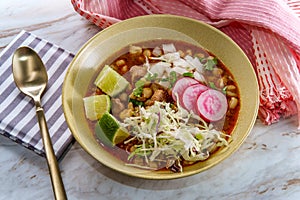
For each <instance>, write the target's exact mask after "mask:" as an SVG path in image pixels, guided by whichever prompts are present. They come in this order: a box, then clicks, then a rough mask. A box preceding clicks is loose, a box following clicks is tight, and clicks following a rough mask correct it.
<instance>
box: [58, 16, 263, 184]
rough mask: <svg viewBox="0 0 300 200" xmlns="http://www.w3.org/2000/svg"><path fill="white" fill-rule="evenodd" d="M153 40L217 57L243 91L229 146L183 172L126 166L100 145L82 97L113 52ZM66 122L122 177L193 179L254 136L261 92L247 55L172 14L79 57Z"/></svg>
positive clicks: (100, 42)
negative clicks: (189, 46) (196, 48)
mask: <svg viewBox="0 0 300 200" xmlns="http://www.w3.org/2000/svg"><path fill="white" fill-rule="evenodd" d="M153 39H171V40H172V39H173V40H181V41H184V42H188V43H193V44H197V45H200V46H202V47H203V48H204V49H206V50H208V51H209V52H211V53H213V54H214V55H215V56H217V57H218V58H219V59H220V60H221V61H222V62H223V63H224V64H225V66H227V68H228V69H229V70H230V71H231V73H232V74H233V76H234V78H235V80H236V81H237V83H238V86H239V90H240V113H239V117H238V121H237V124H236V126H235V128H234V130H233V132H232V137H231V141H230V143H229V145H228V146H227V147H226V148H223V149H222V150H220V151H217V152H215V153H214V154H213V155H212V156H211V157H210V158H209V159H207V160H205V161H203V162H198V163H196V164H194V165H191V166H189V167H185V168H184V170H183V172H182V173H173V172H170V171H167V170H165V171H150V170H142V169H137V168H134V167H130V166H126V165H125V164H124V163H123V162H122V161H120V160H119V159H117V158H115V157H114V156H112V155H111V154H110V153H108V152H107V151H105V149H104V148H103V147H102V146H101V145H99V143H98V142H97V141H96V139H95V137H94V136H93V133H92V132H91V131H90V129H89V127H88V123H87V120H86V118H85V112H84V107H83V101H82V98H83V97H84V95H85V94H86V91H87V88H88V85H89V83H90V81H91V79H92V77H93V76H94V75H95V72H96V71H99V67H101V66H102V67H103V66H104V64H106V63H104V62H105V61H106V60H107V59H109V58H111V56H113V55H114V53H115V52H117V51H119V50H120V49H122V48H124V47H126V46H128V45H130V44H133V43H139V42H143V41H148V40H153ZM62 100H63V109H64V114H65V118H66V121H67V123H68V125H69V128H70V130H71V132H72V134H73V135H74V137H75V139H76V140H77V142H78V143H79V144H80V145H81V146H82V148H83V149H84V150H85V151H86V152H87V153H89V154H90V155H91V156H92V157H94V158H95V159H96V160H98V161H99V162H101V163H102V164H104V165H106V166H107V167H109V168H111V169H113V170H116V171H118V172H121V173H124V174H127V175H130V176H134V177H139V178H145V179H174V178H181V177H186V176H190V175H193V174H196V173H199V172H202V171H204V170H207V169H209V168H210V167H212V166H215V165H217V164H219V163H220V162H221V161H223V160H224V159H226V158H228V157H229V156H230V155H231V154H232V153H233V152H235V151H236V150H237V149H238V148H239V147H240V146H241V144H242V143H243V142H244V140H245V139H246V137H247V136H248V134H249V132H250V131H251V129H252V127H253V125H254V123H255V120H256V116H257V111H258V105H259V91H258V84H257V79H256V75H255V72H254V70H253V68H252V66H251V63H250V62H249V60H248V59H247V57H246V55H245V54H244V53H243V51H242V50H241V49H240V48H239V47H238V46H237V45H236V44H235V43H234V42H233V41H232V40H231V39H230V38H229V37H227V36H226V35H225V34H223V33H222V32H221V31H219V30H217V29H215V28H214V27H212V26H210V25H207V24H205V23H202V22H200V21H197V20H193V19H189V18H185V17H178V16H172V15H149V16H142V17H136V18H131V19H128V20H125V21H123V22H120V23H117V24H115V25H112V26H111V27H109V28H107V29H105V30H103V31H101V32H99V33H98V34H96V35H95V36H94V37H93V38H91V39H90V40H89V41H88V42H87V43H86V44H85V45H84V46H83V47H82V48H81V49H80V50H79V51H78V53H77V54H76V56H75V57H74V59H73V61H72V62H71V64H70V66H69V69H68V72H67V74H66V77H65V80H64V85H63V91H62Z"/></svg>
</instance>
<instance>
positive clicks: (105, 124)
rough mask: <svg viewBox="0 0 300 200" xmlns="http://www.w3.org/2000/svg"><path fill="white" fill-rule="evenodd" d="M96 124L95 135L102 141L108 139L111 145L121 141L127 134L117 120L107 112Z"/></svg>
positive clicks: (104, 141)
mask: <svg viewBox="0 0 300 200" xmlns="http://www.w3.org/2000/svg"><path fill="white" fill-rule="evenodd" d="M98 125H99V127H97V129H98V130H97V131H96V135H97V137H98V138H99V139H100V140H102V141H103V143H106V142H107V140H109V141H110V142H111V144H112V145H116V144H119V143H120V142H123V141H124V140H125V139H126V138H128V136H129V133H128V132H127V130H126V129H125V128H123V127H121V126H120V124H119V121H118V120H117V119H115V117H114V116H112V115H111V114H110V113H108V112H106V113H104V114H103V115H102V117H101V118H100V120H99V121H98Z"/></svg>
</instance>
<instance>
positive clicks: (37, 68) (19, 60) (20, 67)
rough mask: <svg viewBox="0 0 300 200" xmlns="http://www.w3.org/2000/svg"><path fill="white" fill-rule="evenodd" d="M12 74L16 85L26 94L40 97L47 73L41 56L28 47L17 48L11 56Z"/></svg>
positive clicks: (45, 83) (44, 87)
mask: <svg viewBox="0 0 300 200" xmlns="http://www.w3.org/2000/svg"><path fill="white" fill-rule="evenodd" d="M13 76H14V80H15V83H16V85H17V87H18V88H19V89H20V90H21V91H22V92H23V93H24V94H26V95H28V96H31V97H35V98H36V97H41V95H42V93H43V92H44V90H45V89H46V87H47V83H48V75H47V72H46V69H45V67H44V64H43V62H42V60H41V58H40V57H39V56H38V55H37V54H36V53H35V52H34V51H33V50H32V49H31V48H28V47H20V48H18V49H17V50H16V51H15V53H14V56H13Z"/></svg>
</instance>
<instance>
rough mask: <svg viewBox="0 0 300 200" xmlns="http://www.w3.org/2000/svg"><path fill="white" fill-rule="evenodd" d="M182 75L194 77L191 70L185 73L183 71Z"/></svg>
mask: <svg viewBox="0 0 300 200" xmlns="http://www.w3.org/2000/svg"><path fill="white" fill-rule="evenodd" d="M182 75H183V76H185V77H191V78H194V73H192V72H185V73H183V74H182Z"/></svg>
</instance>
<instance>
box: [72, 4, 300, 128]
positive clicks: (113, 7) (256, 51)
mask: <svg viewBox="0 0 300 200" xmlns="http://www.w3.org/2000/svg"><path fill="white" fill-rule="evenodd" d="M71 2H72V4H73V6H74V8H75V10H76V11H77V12H78V13H79V14H80V15H82V16H83V17H85V18H86V19H88V20H89V21H91V22H93V23H94V24H96V25H97V26H99V27H101V28H106V27H108V26H110V25H111V24H113V23H116V22H119V21H121V20H124V19H127V18H131V17H135V16H140V15H147V14H162V13H165V14H174V15H182V16H186V17H190V18H194V19H197V20H201V21H204V22H206V23H208V24H211V25H213V26H215V27H216V28H218V29H220V30H221V31H223V32H224V33H225V34H227V35H228V36H230V37H231V38H232V39H233V40H234V41H235V42H236V43H237V44H238V45H239V46H240V47H241V48H242V49H243V50H244V52H245V53H246V55H247V56H248V58H249V60H250V61H251V63H252V65H253V67H254V69H255V70H256V72H257V78H258V81H259V87H260V108H259V114H258V116H259V118H260V119H261V120H262V122H264V123H265V124H271V123H274V122H277V121H278V120H279V119H280V118H281V117H289V116H292V115H295V114H297V113H298V119H299V128H300V73H299V66H300V57H299V55H300V19H299V16H300V1H299V0H298V1H297V0H255V1H253V0H234V1H230V0H102V1H91V0H71Z"/></svg>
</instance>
